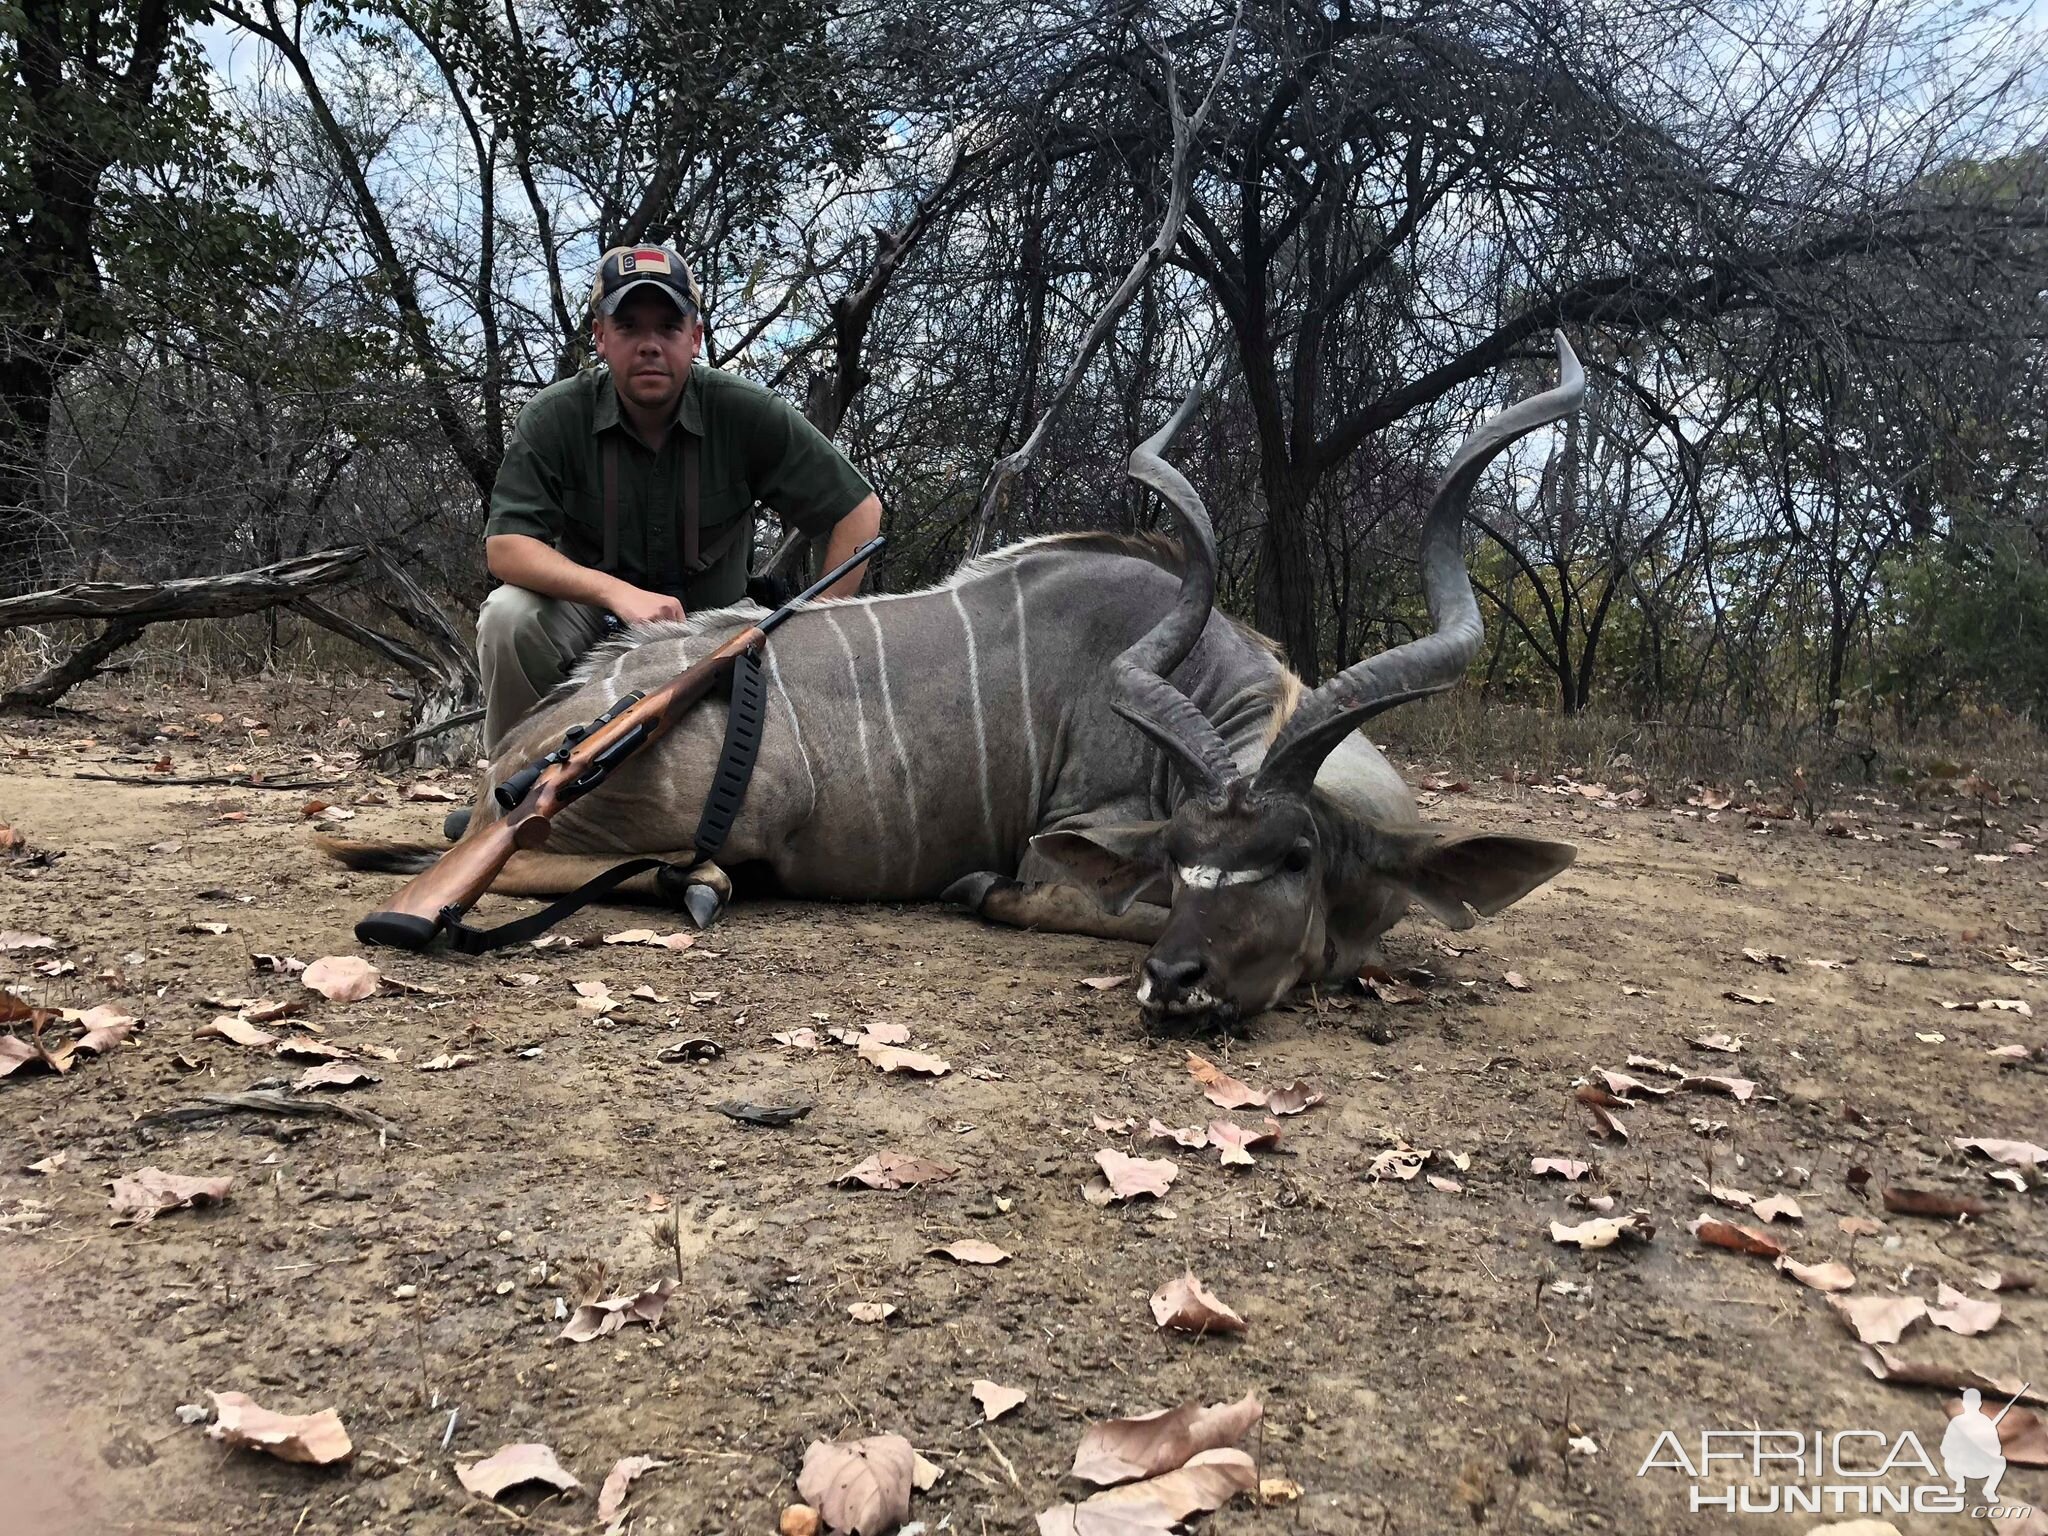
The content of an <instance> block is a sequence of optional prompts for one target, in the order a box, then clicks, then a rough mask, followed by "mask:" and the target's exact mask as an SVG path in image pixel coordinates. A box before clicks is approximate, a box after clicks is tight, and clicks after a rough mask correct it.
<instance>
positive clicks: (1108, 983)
mask: <svg viewBox="0 0 2048 1536" xmlns="http://www.w3.org/2000/svg"><path fill="white" fill-rule="evenodd" d="M1130 979H1131V973H1130V972H1129V971H1125V972H1124V973H1123V974H1122V975H1121V976H1083V977H1082V978H1081V985H1082V986H1084V987H1091V988H1093V989H1094V990H1095V991H1097V992H1107V991H1109V990H1110V989H1111V988H1112V987H1120V986H1122V985H1123V984H1124V983H1125V982H1127V981H1129V980H1130Z"/></svg>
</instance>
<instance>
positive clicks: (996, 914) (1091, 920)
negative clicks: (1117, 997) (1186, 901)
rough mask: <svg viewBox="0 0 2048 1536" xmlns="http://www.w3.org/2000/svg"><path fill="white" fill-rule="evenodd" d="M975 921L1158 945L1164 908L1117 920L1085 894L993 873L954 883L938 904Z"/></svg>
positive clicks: (1139, 905)
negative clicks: (962, 909) (969, 915)
mask: <svg viewBox="0 0 2048 1536" xmlns="http://www.w3.org/2000/svg"><path fill="white" fill-rule="evenodd" d="M939 899H940V900H941V901H950V902H953V903H954V904H956V905H958V906H962V907H965V908H966V909H967V910H968V911H970V912H972V913H974V914H975V915H976V916H977V917H982V918H986V919H987V920H988V921H989V922H992V923H1001V924H1003V925H1004V926H1005V927H1009V928H1029V929H1035V930H1037V931H1038V932H1041V933H1080V934H1087V935H1089V936H1090V937H1092V938H1097V939H1129V940H1131V941H1132V942H1133V943H1136V944H1153V943H1157V942H1158V939H1159V935H1160V933H1161V932H1162V931H1163V930H1164V929H1165V927H1166V916H1167V912H1166V908H1164V907H1160V906H1154V905H1153V904H1152V903H1151V902H1148V901H1140V902H1133V903H1132V904H1131V906H1130V907H1129V908H1128V909H1127V910H1126V911H1124V912H1122V913H1121V914H1119V913H1114V912H1106V911H1104V910H1103V908H1102V904H1101V903H1100V902H1098V901H1096V899H1095V898H1094V897H1093V896H1090V895H1089V894H1088V893H1087V892H1086V891H1083V890H1080V889H1078V888H1077V887H1075V886H1071V885H1059V884H1057V883H1055V882H1053V881H1049V880H1045V881H1041V880H1013V879H1011V878H1010V877H1009V876H1008V875H999V874H996V873H994V872H993V871H991V870H984V871H983V872H981V873H980V874H974V875H967V876H964V877H963V878H961V879H959V880H956V881H954V882H953V883H952V884H951V885H950V886H948V887H947V888H946V890H945V893H944V894H943V895H942V896H941V897H940V898H939Z"/></svg>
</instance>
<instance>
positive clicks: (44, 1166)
mask: <svg viewBox="0 0 2048 1536" xmlns="http://www.w3.org/2000/svg"><path fill="white" fill-rule="evenodd" d="M70 1158H71V1154H70V1153H69V1152H52V1153H51V1154H50V1155H49V1156H48V1157H39V1158H37V1159H36V1160H35V1161H34V1162H32V1163H30V1164H28V1165H27V1167H28V1171H29V1172H30V1173H40V1174H44V1175H46V1176H47V1175H49V1174H52V1173H56V1172H58V1171H59V1170H60V1169H62V1168H63V1166H64V1165H65V1163H67V1162H68V1161H70ZM1989 1289H1992V1290H1996V1289H1997V1287H1996V1286H1992V1287H1989Z"/></svg>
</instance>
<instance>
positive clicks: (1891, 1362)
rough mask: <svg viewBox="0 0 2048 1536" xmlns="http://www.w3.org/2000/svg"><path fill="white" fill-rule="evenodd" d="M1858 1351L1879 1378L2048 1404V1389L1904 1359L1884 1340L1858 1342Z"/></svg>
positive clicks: (1962, 1369) (1865, 1366)
mask: <svg viewBox="0 0 2048 1536" xmlns="http://www.w3.org/2000/svg"><path fill="white" fill-rule="evenodd" d="M1856 1354H1857V1356H1858V1358H1860V1359H1861V1360H1862V1361H1863V1366H1864V1369H1866V1370H1868V1371H1869V1372H1870V1374H1871V1375H1873V1376H1875V1377H1876V1378H1877V1379H1878V1380H1879V1381H1889V1382H1896V1383H1897V1384H1898V1385H1900V1386H1902V1387H1937V1388H1941V1389H1943V1390H1945V1391H1950V1392H1960V1391H1962V1390H1963V1389H1964V1388H1966V1387H1975V1388H1976V1389H1977V1390H1978V1391H1979V1392H1982V1393H1983V1394H1984V1395H1985V1396H1986V1397H1992V1396H1997V1397H2000V1398H2006V1399H2012V1400H2017V1401H2019V1402H2023V1403H2035V1404H2048V1393H2044V1392H2043V1391H2042V1389H2041V1388H2039V1387H2034V1386H2030V1385H2029V1384H2028V1383H2026V1382H2022V1381H2014V1380H2013V1379H2012V1378H2011V1377H2001V1376H1981V1375H1979V1374H1978V1373H1977V1372H1975V1371H1972V1370H1966V1369H1964V1368H1963V1367H1961V1366H1950V1365H1937V1364H1921V1363H1918V1362H1915V1361H1911V1360H1901V1359H1900V1358H1899V1357H1898V1356H1897V1355H1895V1354H1893V1353H1892V1352H1891V1351H1890V1350H1888V1349H1886V1348H1885V1347H1884V1346H1883V1345H1881V1344H1859V1345H1857V1346H1856Z"/></svg>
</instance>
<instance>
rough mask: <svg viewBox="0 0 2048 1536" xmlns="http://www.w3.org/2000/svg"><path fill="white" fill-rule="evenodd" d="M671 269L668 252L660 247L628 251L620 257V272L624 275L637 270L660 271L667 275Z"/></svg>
mask: <svg viewBox="0 0 2048 1536" xmlns="http://www.w3.org/2000/svg"><path fill="white" fill-rule="evenodd" d="M671 270H672V265H671V263H670V261H669V259H668V252H667V251H664V250H662V249H660V248H659V247H643V248H641V249H640V250H637V251H627V252H626V253H625V254H624V255H623V256H621V257H620V258H619V274H620V276H622V277H623V276H625V275H627V274H628V273H635V272H659V273H662V274H663V275H664V276H666V275H667V274H668V273H669V272H670V271H671Z"/></svg>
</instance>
